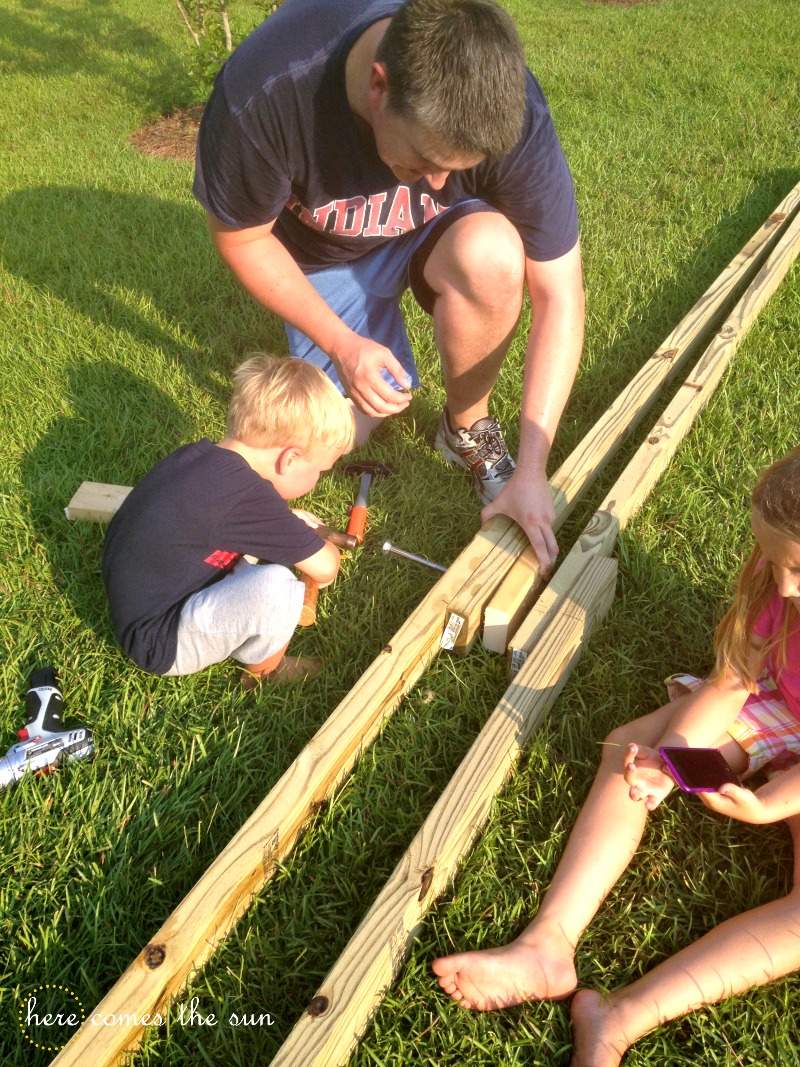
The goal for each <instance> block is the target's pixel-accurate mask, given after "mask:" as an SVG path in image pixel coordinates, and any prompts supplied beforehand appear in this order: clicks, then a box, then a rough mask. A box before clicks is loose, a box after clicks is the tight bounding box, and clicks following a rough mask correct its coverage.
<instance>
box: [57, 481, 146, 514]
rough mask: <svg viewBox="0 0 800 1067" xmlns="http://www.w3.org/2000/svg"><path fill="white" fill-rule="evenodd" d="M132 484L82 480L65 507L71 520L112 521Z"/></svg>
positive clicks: (65, 511)
mask: <svg viewBox="0 0 800 1067" xmlns="http://www.w3.org/2000/svg"><path fill="white" fill-rule="evenodd" d="M131 488H132V486H130V485H109V484H107V483H106V482H81V484H80V485H79V486H78V488H77V489H76V491H75V493H74V494H73V497H72V500H70V502H69V504H67V506H66V507H65V508H64V514H65V515H66V516H67V518H68V519H70V520H71V521H73V522H74V521H75V520H76V519H86V520H88V521H89V522H111V520H112V518H113V517H114V515H115V514H116V513H117V512H118V511H119V509H120V507H121V506H122V501H123V500H124V499H125V497H126V496H127V495H128V493H130V491H131Z"/></svg>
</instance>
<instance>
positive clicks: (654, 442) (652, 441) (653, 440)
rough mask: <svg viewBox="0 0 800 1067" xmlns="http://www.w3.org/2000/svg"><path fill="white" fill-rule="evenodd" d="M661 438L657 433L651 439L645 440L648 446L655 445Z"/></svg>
mask: <svg viewBox="0 0 800 1067" xmlns="http://www.w3.org/2000/svg"><path fill="white" fill-rule="evenodd" d="M660 440H661V438H660V437H659V436H658V434H657V433H654V434H653V435H652V436H651V437H648V438H647V443H648V445H657V444H658V442H659V441H660Z"/></svg>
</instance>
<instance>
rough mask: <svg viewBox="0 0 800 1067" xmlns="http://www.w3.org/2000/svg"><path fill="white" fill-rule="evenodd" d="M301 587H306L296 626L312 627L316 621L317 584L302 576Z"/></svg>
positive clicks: (311, 579)
mask: <svg viewBox="0 0 800 1067" xmlns="http://www.w3.org/2000/svg"><path fill="white" fill-rule="evenodd" d="M302 578H303V585H304V586H305V587H306V590H305V594H304V596H303V607H302V608H301V610H300V619H299V620H298V623H297V625H298V626H313V625H314V623H315V622H316V621H317V597H318V596H319V584H318V583H317V582H315V581H314V579H313V578H309V577H308V576H307V575H305V574H304V575H302Z"/></svg>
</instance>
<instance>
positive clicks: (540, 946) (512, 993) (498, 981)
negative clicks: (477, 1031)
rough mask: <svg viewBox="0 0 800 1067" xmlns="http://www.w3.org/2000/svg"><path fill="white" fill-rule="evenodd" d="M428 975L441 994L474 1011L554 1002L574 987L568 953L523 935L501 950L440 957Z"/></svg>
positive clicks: (556, 943) (558, 941)
mask: <svg viewBox="0 0 800 1067" xmlns="http://www.w3.org/2000/svg"><path fill="white" fill-rule="evenodd" d="M433 970H434V973H435V974H436V975H438V978H439V985H440V986H441V987H442V989H443V990H444V991H445V993H449V995H450V996H451V997H452V998H453V1000H456V1001H458V1003H459V1004H460V1006H461V1007H462V1008H472V1009H473V1010H475V1011H496V1010H497V1009H499V1008H510V1007H513V1005H515V1004H522V1003H523V1002H524V1001H526V1000H545V999H550V1000H559V999H560V998H562V997H566V996H569V994H570V993H571V992H572V991H573V989H574V988H575V986H576V984H577V975H576V974H575V965H574V964H573V962H572V951H571V948H570V947H569V946H568V945H567V943H566V942H565V941H564V940H563V938H560V937H559V938H555V939H552V940H551V939H548V938H547V937H544V936H539V937H536V936H528V937H527V938H526V939H525V940H524V941H523V939H522V938H517V940H516V941H512V942H511V944H509V945H504V946H502V947H501V948H489V949H483V950H481V951H479V952H460V953H456V954H455V955H453V956H442V957H441V958H440V959H438V960H434V962H433Z"/></svg>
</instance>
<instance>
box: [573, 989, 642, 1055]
mask: <svg viewBox="0 0 800 1067" xmlns="http://www.w3.org/2000/svg"><path fill="white" fill-rule="evenodd" d="M570 1015H571V1016H572V1036H573V1043H574V1051H573V1054H572V1062H571V1067H619V1064H620V1062H621V1060H622V1057H623V1056H624V1055H625V1053H626V1052H627V1050H628V1049H629V1048H630V1046H631V1044H632V1042H630V1041H628V1040H627V1038H626V1037H625V1032H624V1030H623V1029H622V1026H621V1023H620V1020H619V1017H618V1012H617V1010H616V1008H615V1007H614V1004H613V1003H612V1001H611V998H610V997H608V996H603V995H602V994H600V993H598V992H596V991H595V990H594V989H581V990H579V991H578V992H577V993H576V994H575V996H574V997H573V998H572V1004H571V1006H570Z"/></svg>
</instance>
